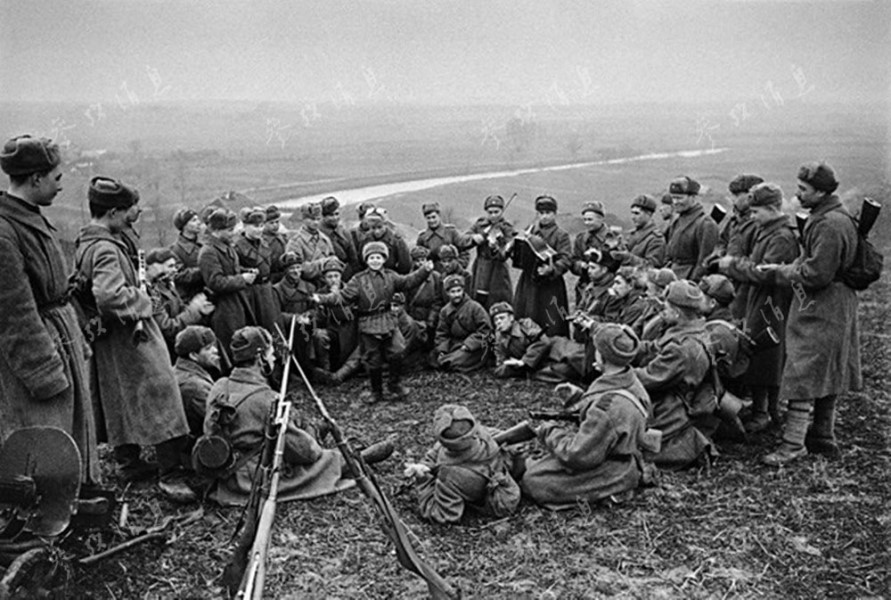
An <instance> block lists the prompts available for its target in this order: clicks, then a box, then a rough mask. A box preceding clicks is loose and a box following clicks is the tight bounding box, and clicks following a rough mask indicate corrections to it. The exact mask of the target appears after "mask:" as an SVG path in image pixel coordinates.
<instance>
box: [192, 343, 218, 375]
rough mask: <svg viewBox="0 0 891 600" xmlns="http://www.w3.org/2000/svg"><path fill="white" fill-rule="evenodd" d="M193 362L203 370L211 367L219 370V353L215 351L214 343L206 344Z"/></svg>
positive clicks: (215, 345)
mask: <svg viewBox="0 0 891 600" xmlns="http://www.w3.org/2000/svg"><path fill="white" fill-rule="evenodd" d="M195 362H197V363H198V364H199V365H201V366H202V367H204V368H208V367H213V368H214V369H219V368H220V352H219V350H217V344H216V342H214V343H211V344H208V345H207V346H205V347H204V348H202V349H201V350H199V351H198V354H197V356H196V360H195Z"/></svg>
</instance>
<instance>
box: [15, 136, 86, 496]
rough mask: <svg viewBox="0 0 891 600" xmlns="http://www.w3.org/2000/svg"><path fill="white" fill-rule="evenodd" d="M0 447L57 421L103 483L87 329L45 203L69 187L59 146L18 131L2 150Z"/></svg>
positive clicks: (83, 473) (84, 473) (84, 463)
mask: <svg viewBox="0 0 891 600" xmlns="http://www.w3.org/2000/svg"><path fill="white" fill-rule="evenodd" d="M0 169H2V170H3V172H4V173H6V174H7V175H8V176H9V187H8V188H7V190H6V192H0V264H2V265H3V269H2V270H0V357H2V358H0V445H2V444H3V442H4V441H6V438H8V437H9V436H10V434H12V432H14V431H15V430H16V429H19V428H23V427H32V426H44V427H58V428H60V429H63V430H64V431H66V432H67V433H69V434H70V435H71V437H72V438H74V441H75V443H76V444H77V447H78V450H80V455H81V460H82V461H83V463H82V464H83V470H82V473H81V480H82V482H83V483H84V484H96V483H99V480H100V473H99V454H98V452H97V451H96V425H95V421H94V417H93V405H92V401H91V399H90V389H89V375H88V371H87V363H86V358H85V357H84V349H85V347H86V343H85V342H84V338H83V334H82V333H81V328H80V325H79V323H78V320H77V315H76V313H75V310H74V308H73V307H72V305H71V303H70V302H69V301H68V295H67V293H66V291H67V287H68V281H67V280H68V277H67V274H68V265H67V263H66V261H65V257H64V255H63V254H62V249H61V247H60V246H59V241H58V239H57V238H56V233H55V229H54V228H53V226H52V225H50V223H49V221H47V220H46V217H44V216H43V213H42V211H41V209H42V208H43V207H48V206H51V205H52V203H53V199H54V198H55V197H56V195H57V194H58V193H59V192H60V191H61V190H62V186H61V183H60V182H61V180H62V168H61V154H60V152H59V147H58V146H57V145H56V144H54V143H52V141H51V140H48V139H45V138H39V139H38V138H33V137H31V136H27V135H24V136H19V137H15V138H12V139H11V140H9V141H7V142H6V144H4V146H3V150H2V152H0Z"/></svg>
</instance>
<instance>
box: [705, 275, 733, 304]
mask: <svg viewBox="0 0 891 600" xmlns="http://www.w3.org/2000/svg"><path fill="white" fill-rule="evenodd" d="M699 288H700V289H701V290H702V291H703V293H704V294H705V295H706V296H708V297H710V298H714V299H715V300H716V301H717V302H718V304H721V305H723V306H727V305H728V304H730V303H731V302H733V298H734V297H735V296H736V291H735V290H734V289H733V283H732V282H731V281H730V280H729V279H727V277H726V276H724V275H719V274H717V273H716V274H714V275H706V276H705V277H703V278H702V281H700V282H699Z"/></svg>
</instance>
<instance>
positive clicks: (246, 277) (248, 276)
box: [241, 271, 257, 285]
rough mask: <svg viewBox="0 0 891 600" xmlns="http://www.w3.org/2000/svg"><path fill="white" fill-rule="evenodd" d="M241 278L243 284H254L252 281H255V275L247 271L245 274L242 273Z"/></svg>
mask: <svg viewBox="0 0 891 600" xmlns="http://www.w3.org/2000/svg"><path fill="white" fill-rule="evenodd" d="M241 278H242V279H244V281H245V283H247V284H248V285H251V284H253V283H254V280H255V279H257V273H255V272H253V271H248V272H247V273H242V274H241Z"/></svg>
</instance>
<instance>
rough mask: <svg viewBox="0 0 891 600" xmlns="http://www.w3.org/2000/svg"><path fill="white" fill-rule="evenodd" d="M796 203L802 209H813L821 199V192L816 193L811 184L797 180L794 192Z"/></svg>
mask: <svg viewBox="0 0 891 600" xmlns="http://www.w3.org/2000/svg"><path fill="white" fill-rule="evenodd" d="M795 196H796V197H797V198H798V201H799V202H801V206H802V207H803V208H813V207H814V206H816V205H817V204H819V203H820V200H822V199H823V196H824V194H823V192H818V191H817V190H816V189H815V188H814V186H812V185H811V184H809V183H807V182H805V181H802V180H801V179H799V180H798V190H797V191H796V192H795Z"/></svg>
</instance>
